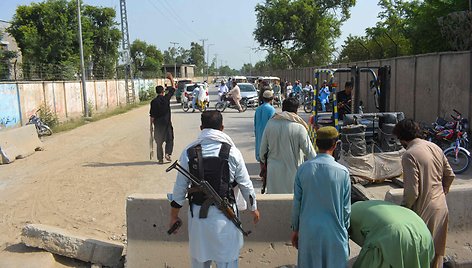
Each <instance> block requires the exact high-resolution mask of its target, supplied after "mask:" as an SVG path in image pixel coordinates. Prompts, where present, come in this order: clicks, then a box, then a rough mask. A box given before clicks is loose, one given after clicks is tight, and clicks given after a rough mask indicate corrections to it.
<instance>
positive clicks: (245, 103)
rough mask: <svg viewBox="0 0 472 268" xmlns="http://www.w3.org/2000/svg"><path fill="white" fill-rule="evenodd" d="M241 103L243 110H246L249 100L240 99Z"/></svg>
mask: <svg viewBox="0 0 472 268" xmlns="http://www.w3.org/2000/svg"><path fill="white" fill-rule="evenodd" d="M239 104H240V105H241V109H242V111H243V112H245V111H246V110H247V102H245V101H240V102H239Z"/></svg>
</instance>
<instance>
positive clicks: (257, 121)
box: [254, 90, 275, 177]
mask: <svg viewBox="0 0 472 268" xmlns="http://www.w3.org/2000/svg"><path fill="white" fill-rule="evenodd" d="M273 98H274V94H273V93H272V91H270V90H268V91H265V92H264V95H263V96H262V99H263V101H264V104H262V105H261V106H259V107H257V109H256V113H255V114H254V136H255V137H256V160H257V161H258V162H259V163H260V166H261V171H263V172H264V173H263V172H261V173H260V174H262V175H263V176H262V177H264V176H265V175H266V174H265V172H266V171H267V170H266V167H265V165H264V164H263V163H262V162H261V158H260V157H259V150H260V148H261V140H262V134H263V133H264V129H265V127H266V125H267V122H268V121H269V119H271V118H272V116H274V114H275V109H274V107H272V105H270V103H271V102H272V99H273Z"/></svg>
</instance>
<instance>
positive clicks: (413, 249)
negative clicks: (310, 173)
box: [339, 200, 434, 268]
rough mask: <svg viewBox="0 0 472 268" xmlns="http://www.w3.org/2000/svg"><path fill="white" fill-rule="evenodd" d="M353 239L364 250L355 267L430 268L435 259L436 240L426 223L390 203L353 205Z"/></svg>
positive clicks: (359, 203)
mask: <svg viewBox="0 0 472 268" xmlns="http://www.w3.org/2000/svg"><path fill="white" fill-rule="evenodd" d="M350 238H351V239H352V241H354V242H356V244H358V245H359V246H361V247H362V250H361V252H360V253H359V256H358V257H357V259H356V262H355V263H354V266H353V267H354V268H364V267H395V268H428V267H430V264H431V260H432V259H433V256H434V244H433V238H432V237H431V233H430V232H429V230H428V227H427V226H426V224H425V223H424V222H423V220H422V219H421V218H420V217H419V216H418V215H416V213H415V212H413V211H411V210H409V209H407V208H404V207H401V206H399V205H396V204H393V203H390V202H387V201H382V200H369V201H359V202H356V203H354V204H352V211H351V229H350ZM339 267H341V266H339ZM343 267H346V266H343Z"/></svg>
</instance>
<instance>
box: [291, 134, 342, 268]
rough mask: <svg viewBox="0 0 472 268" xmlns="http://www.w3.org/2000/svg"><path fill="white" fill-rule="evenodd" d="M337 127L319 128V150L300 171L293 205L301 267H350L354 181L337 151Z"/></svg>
mask: <svg viewBox="0 0 472 268" xmlns="http://www.w3.org/2000/svg"><path fill="white" fill-rule="evenodd" d="M338 136H339V134H338V131H337V130H336V128H334V127H322V128H320V129H319V130H318V131H317V139H316V145H317V146H318V149H319V154H318V155H317V156H316V157H315V159H313V160H309V161H306V162H305V163H303V164H302V165H301V166H300V167H299V168H298V171H297V175H296V177H295V185H294V195H293V209H292V230H293V232H292V245H293V246H294V247H295V248H297V249H298V267H300V268H304V267H323V268H329V267H332V268H340V267H347V262H348V258H349V236H348V228H349V217H350V213H351V182H350V179H349V171H348V170H347V168H346V167H344V166H342V165H340V164H338V163H337V162H336V161H335V160H334V157H333V156H332V155H333V152H334V150H335V149H336V145H337V143H338V142H337V141H338Z"/></svg>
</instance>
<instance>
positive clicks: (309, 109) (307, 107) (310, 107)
mask: <svg viewBox="0 0 472 268" xmlns="http://www.w3.org/2000/svg"><path fill="white" fill-rule="evenodd" d="M303 110H304V111H305V113H307V114H309V113H311V112H313V105H312V104H311V103H305V105H303Z"/></svg>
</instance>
